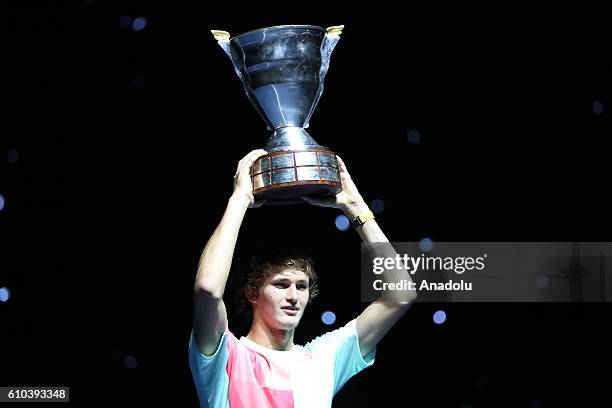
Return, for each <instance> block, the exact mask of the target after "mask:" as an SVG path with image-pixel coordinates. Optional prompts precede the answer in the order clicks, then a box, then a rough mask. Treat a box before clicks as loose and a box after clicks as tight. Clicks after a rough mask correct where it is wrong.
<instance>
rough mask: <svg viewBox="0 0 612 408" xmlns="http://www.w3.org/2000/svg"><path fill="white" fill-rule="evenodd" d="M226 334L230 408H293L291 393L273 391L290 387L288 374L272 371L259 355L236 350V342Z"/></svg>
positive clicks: (266, 361) (288, 390)
mask: <svg viewBox="0 0 612 408" xmlns="http://www.w3.org/2000/svg"><path fill="white" fill-rule="evenodd" d="M226 333H227V341H226V343H225V344H226V345H227V349H228V350H227V351H228V354H229V358H228V360H227V367H226V371H227V376H228V378H229V403H230V407H232V408H242V407H263V408H293V406H294V404H293V391H292V390H291V389H286V387H285V389H276V388H274V385H276V384H279V385H280V384H285V385H286V384H290V378H289V376H288V373H284V372H282V371H280V370H275V369H274V368H273V367H272V366H271V365H270V362H269V361H268V360H267V359H266V358H265V357H264V356H263V355H261V354H259V353H256V352H255V351H253V350H250V349H248V348H247V347H240V346H239V345H238V339H236V337H235V336H234V335H233V334H232V333H231V332H230V331H227V332H226ZM271 386H272V387H271Z"/></svg>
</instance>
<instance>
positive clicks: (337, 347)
mask: <svg viewBox="0 0 612 408" xmlns="http://www.w3.org/2000/svg"><path fill="white" fill-rule="evenodd" d="M356 324H357V319H353V320H351V321H350V322H348V323H347V324H346V325H345V326H343V327H341V328H339V329H336V330H334V331H331V332H328V333H325V334H323V335H322V336H319V337H317V338H316V339H314V340H312V341H311V342H309V343H307V344H306V346H305V348H307V349H309V350H310V351H312V352H313V353H316V354H319V355H323V356H327V358H329V359H330V362H331V363H333V365H334V381H333V383H334V390H333V392H334V395H336V393H337V392H338V391H340V389H341V388H342V387H343V386H344V384H346V382H347V381H348V380H349V379H350V378H351V377H352V376H354V375H355V374H357V373H358V372H360V371H361V370H363V369H364V368H367V367H370V366H371V365H372V364H374V357H375V356H376V347H375V348H373V349H372V351H371V352H370V353H369V354H368V355H366V356H365V358H364V357H362V356H361V351H360V350H359V339H358V338H357V327H356Z"/></svg>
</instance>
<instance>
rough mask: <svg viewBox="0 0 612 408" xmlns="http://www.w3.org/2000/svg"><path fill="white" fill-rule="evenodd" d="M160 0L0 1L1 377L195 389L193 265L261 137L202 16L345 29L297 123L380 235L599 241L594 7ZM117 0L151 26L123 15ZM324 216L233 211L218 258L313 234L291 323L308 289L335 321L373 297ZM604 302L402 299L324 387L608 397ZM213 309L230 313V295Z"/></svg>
mask: <svg viewBox="0 0 612 408" xmlns="http://www.w3.org/2000/svg"><path fill="white" fill-rule="evenodd" d="M151 3H152V2H145V1H141V2H137V1H123V2H116V3H111V2H108V1H104V0H90V1H81V2H78V1H76V2H48V3H39V4H35V3H33V2H29V1H28V2H25V1H24V2H13V3H3V5H2V9H3V11H2V12H1V13H0V14H1V16H2V21H3V22H2V26H3V28H5V29H6V30H7V32H6V33H5V34H3V36H2V37H3V40H2V71H3V73H2V75H1V76H0V86H1V88H0V126H1V127H0V154H1V157H0V158H1V159H2V160H1V161H0V169H1V170H0V194H2V195H3V196H4V199H5V207H4V209H3V210H2V211H1V212H0V259H1V262H0V286H5V287H8V288H9V289H10V290H11V297H10V299H9V300H8V302H6V303H0V324H1V328H0V345H1V348H0V385H4V386H9V385H10V386H34V385H56V386H70V387H71V400H72V403H73V405H82V406H92V405H96V404H104V405H107V404H108V403H113V402H125V403H133V404H134V405H145V404H147V405H159V404H164V405H167V404H170V403H172V404H174V405H177V406H196V405H197V397H196V393H195V388H194V387H193V383H192V379H191V375H190V372H189V367H188V364H187V341H188V336H189V332H190V328H191V313H192V311H191V301H192V298H191V287H192V284H193V279H194V277H195V272H196V266H197V261H198V258H199V255H200V252H201V250H202V248H203V247H204V245H205V243H206V241H207V239H208V237H209V236H210V234H211V233H212V231H213V229H214V227H215V226H216V224H217V223H218V221H219V219H220V217H221V215H222V213H223V210H224V206H225V204H226V202H227V199H228V198H229V196H230V194H231V188H232V176H233V174H234V171H235V166H236V163H237V162H238V160H239V159H240V158H241V157H242V156H244V155H245V154H246V153H247V152H248V151H250V150H252V149H255V148H259V147H261V146H263V144H264V142H265V140H266V139H267V137H268V132H267V131H266V130H265V126H264V123H263V122H262V121H261V119H260V118H259V117H258V115H257V113H256V111H255V110H254V109H253V108H252V106H251V105H250V102H249V101H248V100H247V98H246V97H245V96H244V94H243V91H242V89H241V85H240V83H239V81H238V79H237V78H236V77H235V74H234V72H233V67H232V66H231V63H230V61H229V59H227V57H226V56H225V54H224V53H223V52H222V50H221V49H220V48H219V47H218V46H217V44H216V42H215V41H214V40H213V38H212V36H211V35H210V33H209V30H210V29H223V30H227V31H229V32H230V33H232V34H233V35H235V34H239V33H242V32H244V31H248V30H251V29H255V28H260V27H265V26H271V25H278V24H313V25H319V26H323V27H327V26H330V25H338V24H345V26H346V27H345V30H344V32H343V34H342V37H341V40H340V42H339V44H338V46H337V47H336V49H335V51H334V54H333V56H332V61H331V66H330V70H329V73H328V76H327V78H326V88H325V92H324V93H323V97H322V98H321V101H320V103H319V105H318V107H317V110H316V112H315V114H314V116H313V118H312V121H311V122H312V125H311V128H310V129H309V133H310V134H311V135H312V136H313V137H314V138H315V139H316V140H317V141H318V142H319V143H321V144H322V145H326V146H328V147H330V148H331V149H332V150H334V151H336V152H338V153H339V154H340V155H341V156H342V157H343V159H344V160H345V162H346V163H347V165H348V168H349V170H350V172H351V175H352V176H353V179H354V180H355V181H356V183H357V186H358V187H359V189H360V191H361V193H362V195H363V196H364V197H365V198H366V200H367V201H368V202H369V201H370V200H372V199H375V198H378V199H382V200H384V203H385V210H384V211H383V212H382V213H380V214H377V218H378V220H379V223H380V225H381V226H382V228H383V230H384V231H385V232H386V234H387V236H388V237H389V238H390V239H391V240H392V241H418V240H420V239H422V238H424V237H428V238H431V239H433V240H434V241H609V240H610V238H609V231H610V226H611V217H610V210H609V209H610V198H609V195H608V191H609V183H608V177H607V174H608V173H609V167H610V162H609V157H610V147H611V145H612V142H611V136H610V129H611V124H610V112H609V110H608V102H609V100H610V97H611V95H612V93H611V89H610V79H609V78H610V75H611V72H612V70H611V69H612V57H611V56H612V38H611V32H610V31H611V29H610V24H609V18H608V15H607V14H606V13H604V12H603V10H602V9H600V8H597V7H590V6H587V5H582V6H580V7H578V6H576V5H572V6H571V7H570V6H567V7H561V6H559V5H555V6H547V7H543V6H542V7H540V8H537V7H534V6H533V5H532V4H530V5H515V4H507V3H495V4H490V5H488V6H475V5H463V4H462V5H460V6H459V5H455V6H451V7H448V6H443V5H441V4H437V3H436V4H432V5H430V6H428V7H424V6H422V5H417V4H411V3H407V4H404V5H402V6H401V7H400V6H397V5H393V6H392V5H390V4H389V5H386V4H384V3H380V2H369V4H364V5H361V6H356V5H354V4H353V5H342V4H340V3H333V4H335V6H333V8H334V9H333V10H332V5H325V4H321V3H290V2H287V3H284V4H282V3H277V4H275V3H268V2H265V3H263V2H258V3H256V4H253V5H252V6H245V5H242V4H240V3H227V4H224V5H221V6H215V7H212V6H211V4H212V3H202V2H191V3H187V2H185V3H180V2H163V3H162V2H158V3H155V4H151ZM126 15H127V16H131V17H132V18H136V17H139V16H144V17H146V19H147V25H146V27H145V28H144V29H143V30H142V31H134V30H132V29H131V28H130V27H129V26H128V27H125V28H123V27H121V25H120V18H121V17H122V16H126ZM598 104H599V105H598ZM595 105H598V106H603V111H602V112H600V111H599V110H597V109H594V106H595ZM410 130H417V131H418V132H419V133H420V134H421V141H420V142H419V143H417V144H411V143H409V142H408V141H407V137H406V136H407V132H408V131H410ZM11 150H15V151H16V152H18V160H17V161H16V162H15V161H14V160H13V162H9V160H7V159H6V157H7V156H6V155H7V154H8V152H9V151H11ZM336 215H337V213H336V212H334V211H333V210H330V209H321V208H314V207H308V206H289V207H265V208H261V209H255V210H249V211H248V213H247V216H246V218H245V222H244V224H243V227H242V230H241V234H240V237H239V242H238V247H237V253H236V258H235V263H234V266H235V268H243V267H245V265H246V262H247V260H248V257H249V256H250V255H251V254H252V252H253V251H254V250H255V247H256V246H255V244H257V245H266V246H276V245H278V244H279V243H287V242H289V243H291V244H294V245H295V246H301V247H303V248H305V249H306V250H307V251H308V252H310V253H311V254H313V256H314V258H315V262H316V264H317V267H318V271H319V274H320V280H321V296H320V298H319V299H318V301H317V302H316V303H315V304H313V305H311V306H310V307H309V308H310V309H309V312H308V313H307V314H306V316H305V317H304V320H303V323H302V325H301V326H300V329H299V330H298V331H297V333H296V341H297V342H300V343H301V342H304V341H306V340H308V339H310V338H312V337H314V336H316V335H319V334H321V333H322V332H324V331H326V330H328V329H329V327H328V326H325V325H323V324H322V323H321V320H320V316H321V313H322V312H323V311H324V310H333V311H334V312H335V313H336V315H337V317H338V320H337V323H336V324H335V325H333V326H332V328H333V327H338V326H339V325H340V324H344V323H345V322H347V321H348V320H349V319H351V318H353V317H356V316H357V314H358V313H359V312H360V311H361V310H362V308H363V307H364V306H365V304H362V303H360V299H359V279H360V278H359V259H360V258H359V238H358V236H357V234H355V233H354V232H353V231H350V230H349V231H346V232H341V231H339V230H337V229H336V227H335V226H334V219H335V217H336ZM439 309H444V310H445V311H446V313H447V321H446V323H444V324H442V325H436V324H434V323H433V321H432V315H433V313H434V312H435V311H436V310H439ZM609 313H610V307H609V304H607V303H591V304H570V303H564V304H563V303H558V304H525V303H522V304H521V303H513V304H509V303H507V304H484V303H472V304H432V303H418V304H415V305H414V306H413V308H412V309H411V310H410V311H409V312H408V314H407V315H406V316H405V317H404V318H403V319H402V320H401V321H400V322H399V323H398V325H397V326H396V327H395V328H394V329H393V330H392V331H391V332H390V333H389V335H388V336H387V337H386V338H385V339H384V340H383V341H382V343H381V344H380V346H379V349H378V354H377V362H376V364H375V365H374V366H373V367H372V368H370V369H368V370H366V371H364V372H363V373H362V374H360V375H358V376H357V377H355V378H354V379H353V380H351V382H349V383H348V384H347V385H346V387H345V389H344V390H342V391H341V392H340V393H339V394H338V396H337V397H336V398H335V403H334V406H337V407H355V406H410V407H470V406H471V407H561V406H574V407H575V406H612V397H611V396H610V393H609V390H608V389H607V387H609V383H610V367H611V363H612V359H611V357H610V352H609V344H610V341H611V340H612V338H611V337H612V336H611V335H610V334H609V332H608V331H607V327H608V326H609V324H610V314H609ZM233 322H235V324H234V323H233ZM230 324H231V325H234V327H236V330H235V331H236V332H237V334H239V335H242V334H245V333H246V332H245V331H244V329H245V328H244V325H242V326H241V325H239V324H238V320H237V318H236V317H235V316H234V315H232V314H230ZM126 358H128V360H126ZM131 358H133V359H134V360H132V359H131ZM126 361H133V362H134V361H135V362H136V367H134V368H128V367H127V366H126ZM128 365H129V364H128Z"/></svg>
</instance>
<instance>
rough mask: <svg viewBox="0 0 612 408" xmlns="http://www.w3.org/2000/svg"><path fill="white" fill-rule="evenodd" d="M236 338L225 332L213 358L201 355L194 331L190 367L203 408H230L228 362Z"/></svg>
mask: <svg viewBox="0 0 612 408" xmlns="http://www.w3.org/2000/svg"><path fill="white" fill-rule="evenodd" d="M236 341H237V340H236V337H234V335H233V334H232V333H231V332H230V331H229V330H227V329H226V330H225V332H224V333H223V336H222V337H221V341H220V342H219V346H218V347H217V350H215V352H214V354H213V355H212V356H205V355H204V354H202V353H200V350H199V349H198V345H197V342H196V339H195V335H194V333H193V331H192V332H191V338H190V340H189V367H190V368H191V375H192V376H193V381H194V384H195V386H196V390H197V392H198V398H199V399H200V406H201V407H209V406H210V407H226V406H228V390H229V377H228V375H227V362H228V359H229V357H230V353H229V348H230V347H229V344H230V343H232V342H234V343H235V342H236Z"/></svg>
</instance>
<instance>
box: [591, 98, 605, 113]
mask: <svg viewBox="0 0 612 408" xmlns="http://www.w3.org/2000/svg"><path fill="white" fill-rule="evenodd" d="M603 111H604V104H603V103H602V102H601V101H598V100H595V101H593V113H595V114H596V115H601V114H602V113H603Z"/></svg>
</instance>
